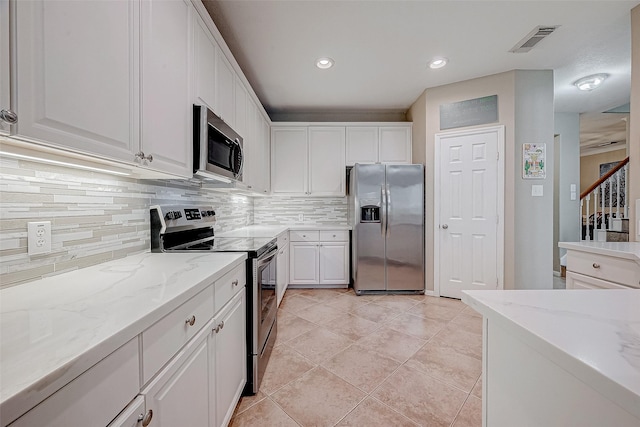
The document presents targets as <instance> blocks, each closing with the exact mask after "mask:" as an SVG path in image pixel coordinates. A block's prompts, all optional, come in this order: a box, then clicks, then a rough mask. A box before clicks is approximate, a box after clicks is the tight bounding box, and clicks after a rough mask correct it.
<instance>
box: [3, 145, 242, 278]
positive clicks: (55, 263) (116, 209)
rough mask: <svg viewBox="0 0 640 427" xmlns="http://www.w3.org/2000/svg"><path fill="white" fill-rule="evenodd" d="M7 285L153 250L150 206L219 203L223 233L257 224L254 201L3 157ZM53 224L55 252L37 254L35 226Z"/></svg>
mask: <svg viewBox="0 0 640 427" xmlns="http://www.w3.org/2000/svg"><path fill="white" fill-rule="evenodd" d="M0 202H1V206H0V287H6V286H12V285H15V284H18V283H21V282H27V281H31V280H34V279H38V278H40V277H43V276H48V275H53V274H59V273H62V272H65V271H69V270H75V269H78V268H82V267H87V266H90V265H94V264H99V263H102V262H106V261H109V260H112V259H117V258H122V257H125V256H127V255H129V254H132V253H137V252H142V251H145V250H148V248H149V238H150V237H149V206H150V205H154V204H174V203H175V204H190V205H211V206H213V207H214V209H215V210H216V213H217V222H216V226H215V228H216V230H218V231H227V230H231V229H234V228H237V227H242V226H245V225H247V224H250V223H252V221H253V200H252V199H251V198H249V197H245V196H240V195H230V194H225V193H219V192H215V191H212V190H206V189H201V188H200V186H199V184H198V183H196V182H190V181H179V180H176V181H164V180H162V181H160V180H158V181H150V180H136V179H129V178H121V177H115V176H111V175H106V174H100V173H95V172H87V171H81V170H77V169H71V168H66V167H60V166H50V165H44V164H40V163H33V162H29V161H22V160H13V159H5V158H0ZM29 221H51V226H52V236H51V237H52V252H51V253H49V254H45V255H34V256H29V255H28V253H27V222H29Z"/></svg>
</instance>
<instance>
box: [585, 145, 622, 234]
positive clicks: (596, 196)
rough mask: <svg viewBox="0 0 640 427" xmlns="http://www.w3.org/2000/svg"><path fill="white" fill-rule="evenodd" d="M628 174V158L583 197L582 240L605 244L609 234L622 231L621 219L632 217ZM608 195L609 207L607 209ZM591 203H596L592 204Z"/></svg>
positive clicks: (594, 184)
mask: <svg viewBox="0 0 640 427" xmlns="http://www.w3.org/2000/svg"><path fill="white" fill-rule="evenodd" d="M628 171H629V158H628V157H627V158H626V159H624V160H622V161H621V162H620V163H618V164H617V165H616V166H615V167H614V168H613V169H611V170H610V171H609V172H607V173H606V174H604V175H602V176H601V177H600V179H598V180H597V181H596V182H594V183H593V184H592V185H591V186H589V188H587V189H586V190H585V191H583V192H582V194H580V223H581V224H582V228H583V232H582V235H581V239H582V240H598V241H606V235H607V231H620V230H619V228H620V225H621V222H620V220H622V219H624V218H629V204H628V203H627V200H628V199H629V185H628V183H627V179H626V178H627V176H628ZM622 184H624V187H623V188H621V186H622ZM623 191H624V193H623ZM614 192H615V210H614ZM607 193H608V196H609V197H608V199H609V206H606V202H607ZM622 194H624V196H622ZM621 196H622V197H621ZM592 200H593V203H591V201H592ZM598 202H599V203H598ZM591 207H593V214H591V213H590V212H591V209H590V208H591ZM607 208H608V213H607ZM614 222H615V224H614ZM594 238H595V239H594Z"/></svg>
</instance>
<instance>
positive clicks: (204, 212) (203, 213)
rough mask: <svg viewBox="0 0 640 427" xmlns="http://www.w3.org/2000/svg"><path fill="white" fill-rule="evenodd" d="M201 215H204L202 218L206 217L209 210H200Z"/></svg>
mask: <svg viewBox="0 0 640 427" xmlns="http://www.w3.org/2000/svg"><path fill="white" fill-rule="evenodd" d="M200 215H202V218H204V217H205V216H208V215H209V212H208V211H202V212H200Z"/></svg>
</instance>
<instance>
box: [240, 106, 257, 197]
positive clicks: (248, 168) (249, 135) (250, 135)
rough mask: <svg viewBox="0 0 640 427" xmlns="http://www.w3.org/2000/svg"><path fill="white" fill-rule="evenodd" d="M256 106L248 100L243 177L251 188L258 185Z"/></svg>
mask: <svg viewBox="0 0 640 427" xmlns="http://www.w3.org/2000/svg"><path fill="white" fill-rule="evenodd" d="M256 118H257V114H256V106H255V104H254V103H253V100H251V99H249V100H248V101H247V112H246V124H245V128H246V132H245V133H246V136H245V137H244V141H243V144H244V146H243V148H244V169H243V172H242V179H243V182H244V183H245V184H247V187H248V188H249V189H250V190H254V187H255V188H257V187H258V186H259V185H258V181H259V179H258V161H259V159H258V154H257V151H258V141H257V138H256V128H257V124H256ZM243 136H244V135H243Z"/></svg>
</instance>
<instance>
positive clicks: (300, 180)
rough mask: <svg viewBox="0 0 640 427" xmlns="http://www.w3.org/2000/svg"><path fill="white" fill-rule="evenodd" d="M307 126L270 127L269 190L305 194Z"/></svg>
mask: <svg viewBox="0 0 640 427" xmlns="http://www.w3.org/2000/svg"><path fill="white" fill-rule="evenodd" d="M308 153H309V150H308V145H307V128H306V127H282V128H272V129H271V191H272V192H273V193H274V194H289V195H306V194H307V193H308V192H309V190H308V188H309V175H308V168H307V160H308Z"/></svg>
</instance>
